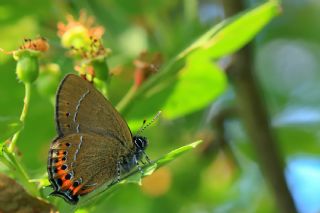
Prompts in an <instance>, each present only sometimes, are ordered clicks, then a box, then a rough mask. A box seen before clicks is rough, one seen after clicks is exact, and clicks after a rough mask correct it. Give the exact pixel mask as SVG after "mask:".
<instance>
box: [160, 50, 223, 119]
mask: <svg viewBox="0 0 320 213" xmlns="http://www.w3.org/2000/svg"><path fill="white" fill-rule="evenodd" d="M226 86H227V80H226V77H225V73H224V72H223V70H221V69H220V68H219V67H218V66H217V65H216V64H215V63H213V62H212V61H211V60H210V57H208V55H206V54H205V53H204V52H197V53H196V54H191V55H190V56H189V57H188V59H187V64H186V66H185V67H184V68H183V69H182V70H181V71H180V72H179V74H178V79H177V83H176V85H175V87H174V89H173V91H172V92H171V95H170V97H169V98H168V99H167V101H166V103H165V105H164V107H163V108H162V109H161V110H162V111H163V116H164V117H167V118H169V119H174V118H178V117H180V116H183V115H186V114H189V113H192V112H194V111H196V110H200V109H202V108H203V107H205V106H208V105H209V104H210V103H211V102H213V101H214V100H215V98H217V97H218V96H219V95H221V94H222V93H223V92H224V91H225V89H226Z"/></svg>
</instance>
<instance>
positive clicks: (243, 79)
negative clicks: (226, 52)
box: [223, 0, 297, 213]
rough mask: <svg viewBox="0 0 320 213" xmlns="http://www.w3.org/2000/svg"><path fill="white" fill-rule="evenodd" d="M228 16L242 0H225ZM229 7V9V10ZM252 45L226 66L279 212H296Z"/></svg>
mask: <svg viewBox="0 0 320 213" xmlns="http://www.w3.org/2000/svg"><path fill="white" fill-rule="evenodd" d="M223 2H224V5H225V7H227V8H226V11H227V15H232V14H233V13H237V12H240V11H241V10H242V9H243V8H244V6H243V4H244V3H243V1H239V0H224V1H223ZM228 8H230V9H228ZM252 55H253V51H252V49H251V46H249V45H248V46H246V47H245V48H243V49H242V50H240V51H239V52H238V53H236V54H235V55H234V56H233V63H232V65H231V66H230V67H229V69H227V74H228V77H229V78H230V81H231V83H232V84H233V86H234V90H235V93H236V96H237V101H238V106H239V115H240V116H242V119H243V122H244V124H245V127H246V130H247V133H248V136H249V138H250V139H251V142H252V145H253V146H254V148H255V151H256V154H257V157H258V159H259V162H260V167H261V169H262V171H263V173H264V175H265V177H266V180H267V181H268V182H269V184H270V185H271V187H272V191H273V193H274V197H275V201H276V202H277V205H278V207H279V209H280V212H284V213H295V212H297V210H296V207H295V204H294V201H293V198H292V196H291V194H290V192H289V189H288V186H287V183H286V181H285V177H284V174H283V169H284V166H283V165H284V164H283V159H281V155H280V154H279V153H278V149H277V147H276V144H277V141H276V139H275V137H274V135H273V132H272V130H271V127H270V121H269V118H268V115H267V111H266V109H265V106H264V103H263V100H262V98H261V96H260V93H259V92H260V90H259V87H258V85H257V82H256V79H255V77H254V69H253V62H254V59H253V57H252Z"/></svg>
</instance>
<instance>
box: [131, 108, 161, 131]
mask: <svg viewBox="0 0 320 213" xmlns="http://www.w3.org/2000/svg"><path fill="white" fill-rule="evenodd" d="M160 114H161V111H158V112H157V114H156V115H155V116H154V117H153V118H152V120H151V121H150V122H149V123H147V124H146V122H147V120H143V124H142V126H141V127H140V129H139V130H138V132H137V134H136V135H140V134H141V133H142V132H143V131H144V130H145V129H146V128H147V127H148V126H150V125H151V124H152V123H153V122H155V121H156V120H157V119H158V118H159V116H160Z"/></svg>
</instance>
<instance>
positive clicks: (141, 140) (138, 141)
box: [133, 136, 148, 149]
mask: <svg viewBox="0 0 320 213" xmlns="http://www.w3.org/2000/svg"><path fill="white" fill-rule="evenodd" d="M133 140H134V143H135V145H136V146H137V148H139V149H145V148H146V147H147V145H148V142H147V139H146V138H145V137H141V136H136V137H134V138H133Z"/></svg>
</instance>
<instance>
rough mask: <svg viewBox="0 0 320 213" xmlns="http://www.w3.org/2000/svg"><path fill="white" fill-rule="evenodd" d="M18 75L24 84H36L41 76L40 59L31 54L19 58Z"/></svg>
mask: <svg viewBox="0 0 320 213" xmlns="http://www.w3.org/2000/svg"><path fill="white" fill-rule="evenodd" d="M16 73H17V76H18V79H19V80H20V81H22V82H23V83H32V82H34V81H35V80H36V79H37V77H38V75H39V61H38V57H37V56H34V55H29V54H24V55H21V56H20V57H19V58H18V62H17V67H16Z"/></svg>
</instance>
